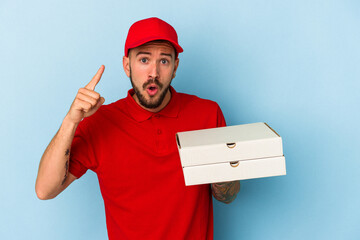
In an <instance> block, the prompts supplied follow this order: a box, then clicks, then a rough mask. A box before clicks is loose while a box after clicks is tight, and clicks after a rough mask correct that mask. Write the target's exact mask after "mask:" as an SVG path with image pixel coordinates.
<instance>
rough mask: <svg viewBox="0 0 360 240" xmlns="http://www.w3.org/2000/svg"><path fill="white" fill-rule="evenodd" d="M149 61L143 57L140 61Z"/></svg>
mask: <svg viewBox="0 0 360 240" xmlns="http://www.w3.org/2000/svg"><path fill="white" fill-rule="evenodd" d="M147 61H148V60H147V58H141V59H140V62H142V63H147Z"/></svg>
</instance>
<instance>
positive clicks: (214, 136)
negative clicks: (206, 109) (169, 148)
mask: <svg viewBox="0 0 360 240" xmlns="http://www.w3.org/2000/svg"><path fill="white" fill-rule="evenodd" d="M176 141H177V146H178V150H179V154H180V159H181V165H182V167H183V173H184V178H185V185H187V186H190V185H198V184H206V183H216V182H228V181H235V180H243V179H251V178H262V177H271V176H280V175H286V167H285V157H284V155H283V148H282V139H281V137H280V136H279V134H277V133H276V132H275V131H274V130H273V129H272V128H271V127H269V126H268V125H267V124H266V123H262V122H260V123H251V124H243V125H236V126H228V127H219V128H211V129H204V130H195V131H187V132H178V133H177V134H176Z"/></svg>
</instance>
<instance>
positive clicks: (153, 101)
mask: <svg viewBox="0 0 360 240" xmlns="http://www.w3.org/2000/svg"><path fill="white" fill-rule="evenodd" d="M130 82H131V85H132V87H133V89H134V92H135V94H136V96H137V98H138V99H139V102H140V104H141V105H142V106H144V107H145V108H149V109H154V108H157V107H159V106H160V105H161V104H162V102H163V101H164V98H165V95H166V93H167V92H168V89H169V88H170V84H171V82H172V79H171V81H170V83H169V84H168V85H167V86H165V87H164V84H162V83H160V82H159V80H158V79H157V78H151V79H149V80H148V81H146V82H145V83H144V84H143V85H142V90H146V87H147V86H148V85H149V84H152V83H155V84H156V86H157V87H158V89H159V90H158V91H159V92H160V95H159V96H158V97H157V96H150V99H149V100H147V99H146V97H145V96H144V94H142V93H141V91H140V89H139V88H138V87H137V86H135V84H134V82H133V79H132V74H131V67H130Z"/></svg>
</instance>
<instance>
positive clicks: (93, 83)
mask: <svg viewBox="0 0 360 240" xmlns="http://www.w3.org/2000/svg"><path fill="white" fill-rule="evenodd" d="M104 70H105V66H104V65H101V67H100V68H99V70H98V71H97V73H96V74H95V76H94V77H93V78H92V79H91V81H90V82H89V83H88V84H87V85H86V86H85V88H86V89H89V90H94V89H95V87H96V85H97V84H98V83H99V81H100V79H101V76H102V74H103V72H104Z"/></svg>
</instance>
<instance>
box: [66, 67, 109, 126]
mask: <svg viewBox="0 0 360 240" xmlns="http://www.w3.org/2000/svg"><path fill="white" fill-rule="evenodd" d="M104 70H105V66H104V65H101V67H100V68H99V70H98V71H97V73H96V74H95V76H94V77H93V78H92V79H91V81H90V82H89V83H88V84H87V85H86V86H85V87H83V88H80V89H79V91H78V93H77V94H76V97H75V99H74V101H73V103H72V104H71V107H70V110H69V112H68V114H67V115H68V118H69V119H70V121H72V122H73V123H75V124H78V123H79V122H80V121H81V120H82V119H83V118H85V117H89V116H91V115H92V114H94V113H95V112H96V111H97V110H98V109H99V107H100V106H101V105H102V104H103V103H104V102H105V99H104V98H103V97H101V96H100V94H99V93H97V92H95V91H94V89H95V87H96V85H97V84H98V83H99V81H100V79H101V76H102V74H103V72H104Z"/></svg>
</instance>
